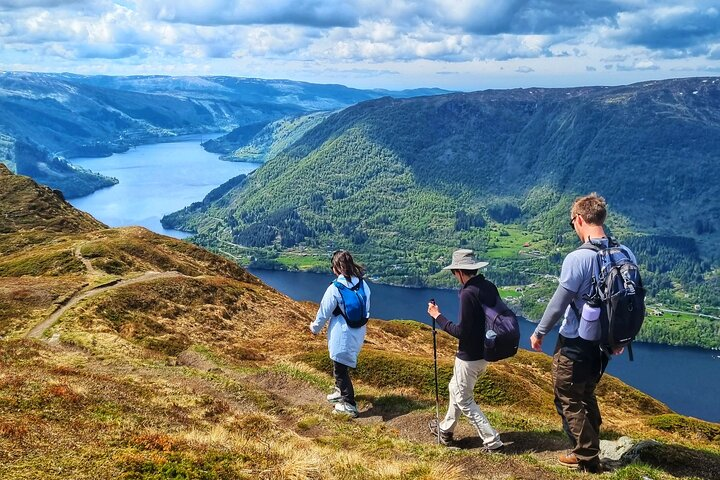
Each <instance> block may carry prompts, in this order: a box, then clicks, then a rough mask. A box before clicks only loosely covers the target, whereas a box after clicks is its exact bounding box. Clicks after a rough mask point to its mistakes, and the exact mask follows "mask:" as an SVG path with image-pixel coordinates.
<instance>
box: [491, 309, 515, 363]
mask: <svg viewBox="0 0 720 480" xmlns="http://www.w3.org/2000/svg"><path fill="white" fill-rule="evenodd" d="M482 308H483V312H485V349H484V353H483V358H484V359H485V360H487V361H488V362H497V361H498V360H502V359H504V358H509V357H512V356H513V355H515V354H516V353H517V350H518V345H519V344H520V325H519V324H518V320H517V317H516V316H515V312H513V311H512V310H510V308H508V306H507V305H505V302H503V301H502V300H501V299H500V297H497V299H496V301H495V306H494V307H488V306H487V305H485V304H483V306H482Z"/></svg>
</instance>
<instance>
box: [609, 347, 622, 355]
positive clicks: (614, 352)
mask: <svg viewBox="0 0 720 480" xmlns="http://www.w3.org/2000/svg"><path fill="white" fill-rule="evenodd" d="M624 351H625V347H618V348H614V349H613V351H612V353H613V355H622V353H623V352H624Z"/></svg>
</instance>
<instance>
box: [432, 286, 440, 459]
mask: <svg viewBox="0 0 720 480" xmlns="http://www.w3.org/2000/svg"><path fill="white" fill-rule="evenodd" d="M430 303H432V304H433V305H435V299H434V298H431V299H430ZM430 318H432V337H433V363H434V364H435V426H436V427H437V443H438V445H440V394H439V392H438V367H437V330H436V329H435V317H430Z"/></svg>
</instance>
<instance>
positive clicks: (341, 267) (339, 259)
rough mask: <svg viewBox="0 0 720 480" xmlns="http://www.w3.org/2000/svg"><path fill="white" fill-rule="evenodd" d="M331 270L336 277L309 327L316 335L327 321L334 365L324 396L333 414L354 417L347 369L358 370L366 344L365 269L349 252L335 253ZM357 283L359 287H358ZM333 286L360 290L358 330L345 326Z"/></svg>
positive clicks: (340, 299) (339, 297)
mask: <svg viewBox="0 0 720 480" xmlns="http://www.w3.org/2000/svg"><path fill="white" fill-rule="evenodd" d="M332 270H333V273H335V275H337V276H338V277H337V279H336V280H335V281H334V282H333V283H331V284H330V285H329V286H328V288H327V290H325V294H324V295H323V298H322V301H321V302H320V308H319V309H318V312H317V315H316V316H315V321H314V322H312V323H311V324H310V331H312V333H313V334H315V335H317V334H318V333H320V332H321V331H322V329H323V327H324V326H325V323H327V322H328V320H329V321H330V324H329V325H328V330H327V335H328V350H329V352H330V359H331V360H332V361H333V375H334V376H335V389H334V391H333V392H332V393H331V394H329V395H328V396H327V400H328V401H329V402H331V403H334V404H335V413H342V414H346V415H349V416H351V417H357V416H358V410H357V404H356V403H355V390H354V389H353V384H352V381H351V380H350V373H349V371H348V369H349V368H355V367H356V366H357V358H358V355H359V354H360V349H361V348H362V345H363V342H364V341H365V329H366V328H365V323H366V322H367V318H369V316H370V287H368V284H367V282H366V281H364V280H363V278H362V277H363V274H364V269H363V268H362V267H361V266H360V265H358V264H356V263H355V262H354V261H353V258H352V256H351V255H350V252H347V251H344V250H338V251H336V252H335V253H334V254H333V257H332ZM360 282H362V285H358V284H359V283H360ZM336 283H337V284H339V285H340V288H342V287H347V288H348V289H352V288H353V287H355V289H356V290H357V289H358V288H361V289H362V293H363V294H364V295H359V296H358V298H362V297H365V298H364V299H363V300H364V301H365V305H364V319H363V320H362V321H361V322H360V323H362V325H361V326H358V327H357V328H353V327H351V326H349V325H348V320H347V319H346V318H345V317H346V315H345V313H346V311H347V310H346V306H345V302H344V301H343V297H342V294H341V293H340V289H339V287H338V285H336Z"/></svg>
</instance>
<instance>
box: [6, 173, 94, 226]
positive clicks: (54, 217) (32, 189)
mask: <svg viewBox="0 0 720 480" xmlns="http://www.w3.org/2000/svg"><path fill="white" fill-rule="evenodd" d="M0 212H2V216H3V221H2V223H0V233H15V232H21V231H38V230H39V231H46V232H58V233H59V232H64V233H81V232H89V231H92V230H98V229H102V228H107V226H106V225H105V224H103V223H101V222H99V221H97V220H95V219H94V218H93V217H92V216H90V215H88V214H87V213H85V212H81V211H79V210H77V209H75V208H73V207H72V205H70V204H69V203H67V202H66V201H65V199H64V198H63V196H62V193H60V192H59V191H57V190H52V189H50V188H48V187H45V186H43V185H39V184H38V183H36V182H35V181H34V180H33V179H31V178H30V177H26V176H23V175H16V174H14V173H12V172H11V171H10V169H8V168H7V167H6V166H5V165H3V164H1V163H0Z"/></svg>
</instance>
